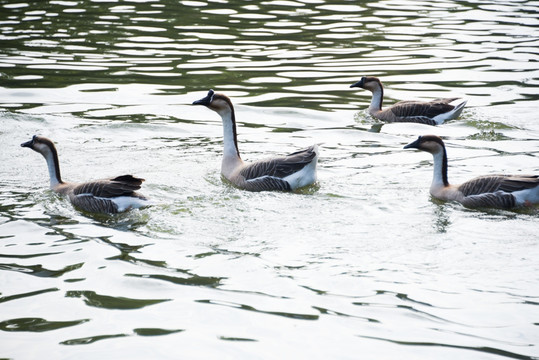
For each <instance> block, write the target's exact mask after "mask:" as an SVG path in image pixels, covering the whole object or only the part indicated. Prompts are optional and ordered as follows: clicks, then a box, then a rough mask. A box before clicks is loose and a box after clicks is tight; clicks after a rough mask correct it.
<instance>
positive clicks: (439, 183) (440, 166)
mask: <svg viewBox="0 0 539 360" xmlns="http://www.w3.org/2000/svg"><path fill="white" fill-rule="evenodd" d="M433 158H434V173H433V177H432V185H431V187H437V188H440V187H447V186H449V182H448V181H447V153H446V151H445V148H442V149H441V150H440V151H438V152H436V153H434V154H433Z"/></svg>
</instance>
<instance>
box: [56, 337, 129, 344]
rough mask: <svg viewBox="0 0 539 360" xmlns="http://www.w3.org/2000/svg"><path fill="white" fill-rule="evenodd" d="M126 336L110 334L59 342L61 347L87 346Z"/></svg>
mask: <svg viewBox="0 0 539 360" xmlns="http://www.w3.org/2000/svg"><path fill="white" fill-rule="evenodd" d="M126 336H129V335H128V334H112V335H97V336H88V337H83V338H78V339H71V340H65V341H62V342H60V344H61V345H88V344H92V343H94V342H96V341H100V340H107V339H114V338H119V337H126Z"/></svg>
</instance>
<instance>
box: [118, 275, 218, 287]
mask: <svg viewBox="0 0 539 360" xmlns="http://www.w3.org/2000/svg"><path fill="white" fill-rule="evenodd" d="M125 276H131V277H138V278H143V279H156V280H163V281H168V282H170V283H173V284H177V285H189V286H207V287H212V288H216V287H219V286H220V285H221V281H223V280H224V279H226V278H223V277H211V276H198V275H191V276H190V277H188V278H181V277H177V276H170V275H160V274H150V275H141V274H125Z"/></svg>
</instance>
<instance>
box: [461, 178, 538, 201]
mask: <svg viewBox="0 0 539 360" xmlns="http://www.w3.org/2000/svg"><path fill="white" fill-rule="evenodd" d="M536 186H539V175H486V176H480V177H477V178H475V179H472V180H470V181H467V182H465V183H463V184H461V185H460V186H459V187H458V190H459V191H460V192H461V193H462V194H464V196H471V195H479V194H485V193H494V192H497V191H501V192H505V193H512V192H515V191H519V190H524V189H531V188H533V187H536Z"/></svg>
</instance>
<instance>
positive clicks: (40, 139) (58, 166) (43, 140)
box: [37, 137, 64, 184]
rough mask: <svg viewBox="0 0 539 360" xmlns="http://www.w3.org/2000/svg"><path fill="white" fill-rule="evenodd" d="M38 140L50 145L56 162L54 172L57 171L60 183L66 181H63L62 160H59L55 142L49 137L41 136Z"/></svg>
mask: <svg viewBox="0 0 539 360" xmlns="http://www.w3.org/2000/svg"><path fill="white" fill-rule="evenodd" d="M37 141H39V142H40V143H42V144H45V145H46V146H48V147H49V149H51V153H52V160H53V162H54V172H55V173H56V179H57V180H58V182H59V183H60V184H63V183H64V182H63V181H62V176H61V175H60V161H59V160H58V151H56V146H54V143H53V142H52V141H50V140H49V139H47V138H43V137H39V138H38V139H37Z"/></svg>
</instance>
